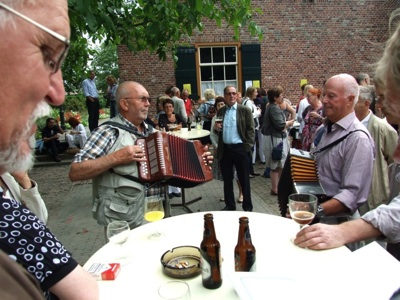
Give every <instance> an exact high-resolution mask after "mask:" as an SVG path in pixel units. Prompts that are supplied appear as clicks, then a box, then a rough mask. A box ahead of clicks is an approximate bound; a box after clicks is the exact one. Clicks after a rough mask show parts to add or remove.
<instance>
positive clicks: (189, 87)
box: [183, 83, 192, 95]
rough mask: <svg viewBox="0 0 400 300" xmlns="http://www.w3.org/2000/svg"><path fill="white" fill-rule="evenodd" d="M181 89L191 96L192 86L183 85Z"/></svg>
mask: <svg viewBox="0 0 400 300" xmlns="http://www.w3.org/2000/svg"><path fill="white" fill-rule="evenodd" d="M183 89H184V90H188V91H189V95H191V94H192V85H191V84H190V83H184V84H183Z"/></svg>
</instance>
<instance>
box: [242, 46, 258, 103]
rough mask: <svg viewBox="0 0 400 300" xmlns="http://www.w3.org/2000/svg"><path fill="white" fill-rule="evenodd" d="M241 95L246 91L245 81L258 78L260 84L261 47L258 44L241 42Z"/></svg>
mask: <svg viewBox="0 0 400 300" xmlns="http://www.w3.org/2000/svg"><path fill="white" fill-rule="evenodd" d="M241 50H242V88H241V92H242V95H243V96H244V94H245V93H246V81H249V80H251V81H253V80H260V86H261V47H260V44H242V45H241Z"/></svg>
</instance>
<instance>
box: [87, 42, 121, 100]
mask: <svg viewBox="0 0 400 300" xmlns="http://www.w3.org/2000/svg"><path fill="white" fill-rule="evenodd" d="M92 69H94V70H95V71H96V85H97V89H98V90H99V91H102V92H103V93H106V91H107V82H106V77H107V76H108V75H112V76H114V77H115V78H116V79H117V80H118V78H119V69H118V56H117V46H116V45H114V44H106V43H103V44H101V45H100V47H99V48H98V50H97V52H96V54H95V55H94V56H93V61H92Z"/></svg>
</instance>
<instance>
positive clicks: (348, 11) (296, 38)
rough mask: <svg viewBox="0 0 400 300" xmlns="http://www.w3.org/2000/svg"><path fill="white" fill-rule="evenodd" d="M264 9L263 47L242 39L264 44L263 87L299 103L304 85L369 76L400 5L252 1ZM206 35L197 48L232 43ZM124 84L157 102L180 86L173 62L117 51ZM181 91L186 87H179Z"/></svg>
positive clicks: (199, 36)
mask: <svg viewBox="0 0 400 300" xmlns="http://www.w3.org/2000/svg"><path fill="white" fill-rule="evenodd" d="M252 3H253V5H254V6H256V7H260V8H262V9H263V14H262V15H259V16H255V17H256V19H257V20H258V25H259V26H261V27H262V28H263V30H264V37H263V41H261V42H260V41H258V39H257V38H254V37H250V35H249V34H248V32H247V31H246V30H242V31H241V33H240V41H241V42H242V43H260V44H261V64H262V73H261V77H262V78H261V84H262V86H263V87H268V86H274V85H278V84H279V85H282V86H283V87H284V89H285V96H286V97H287V98H289V99H290V100H292V102H294V103H296V102H297V101H298V99H299V97H300V79H307V80H308V81H309V82H310V83H311V84H313V85H314V86H316V87H319V88H321V87H322V83H323V81H324V80H325V79H326V78H328V77H329V76H331V75H334V74H338V73H349V74H352V75H355V74H357V73H358V72H367V73H370V74H371V75H373V74H372V73H373V66H372V64H373V63H374V62H376V60H377V58H378V57H379V56H380V54H381V53H382V42H384V41H385V40H386V39H387V37H388V19H389V14H390V12H391V11H393V10H394V9H396V8H398V7H400V1H399V0H331V1H329V0H314V1H313V0H302V1H299V0H295V1H293V0H292V1H289V0H267V1H261V0H259V1H256V0H253V1H252ZM204 25H205V30H204V31H203V32H201V33H196V34H195V35H193V36H192V37H191V41H192V43H202V42H204V43H206V42H207V43H209V42H231V41H233V38H232V37H233V31H232V30H231V29H226V27H222V28H218V27H216V26H215V23H214V22H212V21H209V20H204ZM118 57H119V67H120V76H121V81H126V80H135V81H138V82H140V83H142V84H143V85H144V86H145V87H146V89H147V90H148V91H149V93H150V95H151V96H152V97H153V98H155V97H156V96H157V95H158V94H161V93H163V92H164V90H165V88H166V86H168V85H170V84H172V85H173V84H174V83H175V76H174V64H173V61H172V59H168V60H167V61H165V62H163V61H159V60H158V57H157V55H150V54H148V53H140V55H139V54H137V55H134V54H131V53H130V52H129V51H128V50H127V48H126V47H124V46H120V47H118ZM179 88H182V87H179Z"/></svg>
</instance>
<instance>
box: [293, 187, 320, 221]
mask: <svg viewBox="0 0 400 300" xmlns="http://www.w3.org/2000/svg"><path fill="white" fill-rule="evenodd" d="M317 206H318V198H317V197H316V196H314V195H311V194H292V195H290V196H289V212H290V216H291V217H292V219H293V220H294V221H295V222H297V223H298V224H300V229H302V228H303V226H304V225H307V224H310V223H311V221H312V220H313V219H314V217H315V214H316V212H317Z"/></svg>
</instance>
